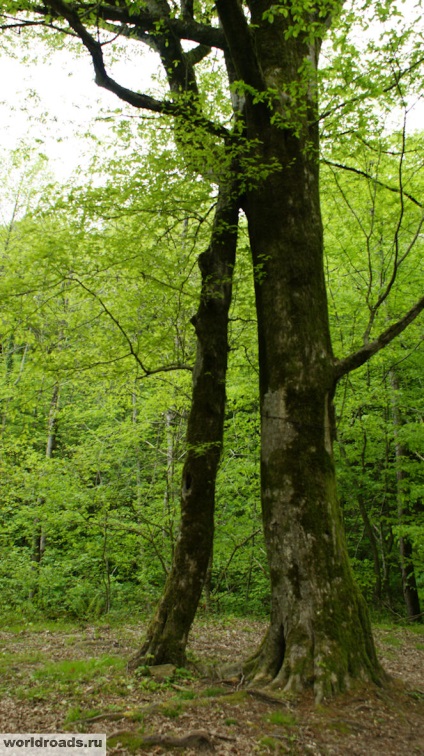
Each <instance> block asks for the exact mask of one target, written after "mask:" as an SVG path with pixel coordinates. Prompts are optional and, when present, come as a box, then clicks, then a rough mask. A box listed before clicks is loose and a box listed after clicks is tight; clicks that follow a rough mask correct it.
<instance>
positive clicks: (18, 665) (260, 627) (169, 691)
mask: <svg viewBox="0 0 424 756" xmlns="http://www.w3.org/2000/svg"><path fill="white" fill-rule="evenodd" d="M264 629H265V625H264V624H263V623H261V622H255V621H249V620H247V619H233V620H231V621H230V620H228V619H223V620H214V621H209V622H207V623H204V622H199V623H197V624H196V626H195V628H194V630H193V633H192V639H191V643H190V654H191V657H192V659H193V660H194V664H195V666H194V667H193V670H194V671H193V672H192V675H191V677H190V676H189V675H187V673H186V672H184V671H176V672H175V673H174V674H173V675H172V677H171V678H169V679H166V680H162V681H161V680H160V679H156V678H152V677H146V676H142V675H139V674H137V675H129V674H127V672H126V669H125V667H123V666H122V663H121V664H120V659H122V658H125V659H128V658H129V657H130V656H131V654H132V653H133V652H134V651H135V650H136V648H137V645H138V643H139V641H140V638H141V635H142V628H141V627H140V626H138V627H135V626H127V627H125V626H121V627H110V626H108V625H103V626H101V625H99V626H95V627H94V626H89V627H85V628H75V627H69V628H67V627H65V628H64V629H63V628H61V629H54V628H53V630H51V631H49V630H45V629H37V628H36V627H35V626H33V627H31V626H26V628H25V629H23V630H21V631H20V632H13V631H11V630H6V629H5V630H3V631H0V673H1V679H0V732H3V733H7V732H9V733H10V732H19V733H25V732H26V733H30V732H35V733H48V732H74V733H76V732H79V733H80V732H87V733H88V732H92V733H103V732H106V733H107V734H108V737H109V741H108V753H109V754H120V755H122V756H123V755H124V754H129V753H138V754H163V753H167V752H169V751H170V750H172V751H174V752H176V753H184V754H186V755H187V756H189V755H193V754H197V753H203V752H213V753H215V754H219V755H220V756H226V755H229V754H239V755H240V756H249V755H250V754H266V753H280V754H285V753H290V754H322V755H323V756H324V754H325V755H327V754H328V755H333V754H334V755H335V756H346V754H351V755H352V756H362V755H364V756H365V754H366V756H374V755H377V754H378V755H381V756H402V755H403V754H405V755H406V754H407V755H408V756H409V755H410V754H411V755H412V754H424V628H422V627H421V628H419V629H414V630H412V629H406V628H400V627H398V628H387V629H381V628H380V629H377V630H376V631H375V635H376V640H377V645H378V649H379V654H380V659H381V661H382V663H383V665H384V667H385V669H386V670H387V672H388V673H389V674H390V675H391V677H392V679H391V682H390V683H389V684H388V685H387V686H386V687H384V688H380V689H376V688H372V687H368V688H366V689H359V688H358V689H356V690H355V691H351V692H350V693H349V694H345V695H343V696H341V697H338V698H337V699H335V700H332V701H328V702H326V703H325V704H324V705H321V706H318V707H316V706H315V705H314V703H313V701H312V699H311V698H309V697H308V696H305V697H302V698H301V699H298V700H296V699H294V698H289V699H287V698H285V699H284V698H281V699H280V698H279V697H278V692H276V691H272V692H271V691H266V692H265V691H260V690H251V689H248V688H245V687H243V685H242V683H241V682H240V681H239V680H218V681H217V680H216V679H215V680H212V679H205V678H202V677H201V676H200V675H201V674H202V673H203V674H205V669H206V668H207V669H209V675H210V674H211V673H210V670H211V667H210V666H209V667H206V666H205V664H206V665H207V664H208V662H209V663H212V661H213V662H215V663H216V662H219V664H223V663H224V664H225V663H226V662H229V661H230V662H234V660H236V659H241V658H244V657H246V656H248V655H249V653H251V652H252V651H253V650H254V649H255V647H256V646H257V644H258V642H259V640H260V639H261V637H262V634H263V632H264ZM196 659H197V660H201V663H200V661H199V662H198V663H197V667H196ZM66 660H67V661H68V664H67V665H65V666H63V665H62V666H61V665H60V664H59V663H60V662H64V661H66ZM82 660H83V661H85V662H86V663H87V669H88V670H90V669H91V672H90V671H88V672H85V671H84V670H85V665H84V664H79V665H78V662H79V661H82ZM89 660H91V662H90V661H89ZM93 660H98V663H99V667H98V668H97V667H96V663H97V662H94V661H93ZM102 660H103V661H102ZM74 663H75V667H73V664H74ZM90 665H91V667H90ZM93 665H94V666H93ZM196 669H197V672H196V671H195V670H196ZM111 736H113V737H111ZM143 738H144V741H143ZM148 738H150V740H149V741H148ZM174 749H176V750H174Z"/></svg>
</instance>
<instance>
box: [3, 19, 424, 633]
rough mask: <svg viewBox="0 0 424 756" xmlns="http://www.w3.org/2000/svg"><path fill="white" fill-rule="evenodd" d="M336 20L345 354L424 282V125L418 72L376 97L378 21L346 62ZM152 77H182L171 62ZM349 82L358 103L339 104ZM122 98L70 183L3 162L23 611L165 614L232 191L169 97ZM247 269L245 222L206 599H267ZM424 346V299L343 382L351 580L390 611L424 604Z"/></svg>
mask: <svg viewBox="0 0 424 756" xmlns="http://www.w3.org/2000/svg"><path fill="white" fill-rule="evenodd" d="M392 10H393V9H392ZM381 23H382V28H383V31H382V37H381V39H383V40H384V39H386V42H387V47H386V48H385V50H386V53H387V55H389V51H390V50H391V49H392V48H391V47H390V45H392V44H393V39H394V38H396V40H397V41H398V44H399V46H398V47H397V58H396V60H397V63H399V61H400V60H401V57H402V54H403V52H404V51H405V50H409V46H410V44H411V42H410V40H411V31H410V30H411V29H412V28H415V32H414V33H415V34H416V33H417V27H416V24H415V26H414V24H413V22H412V21H409V22H408V28H407V24H406V22H405V20H404V19H403V17H402V16H400V17H397V18H396V15H395V14H393V13H392V14H387V15H386V17H385V18H384V17H382V19H381ZM402 24H404V27H403V29H404V34H403V35H402V34H401V33H400V26H399V25H402ZM408 29H409V31H408ZM385 35H386V36H385ZM29 39H30V38H29ZM387 39H389V41H387ZM332 42H333V44H334V49H333V51H332V54H331V55H330V52H329V53H328V60H326V63H327V64H328V70H329V69H330V66H331V70H332V71H333V72H334V73H333V77H332V78H331V77H328V70H327V72H326V73H327V79H326V83H325V84H324V78H323V83H322V87H323V93H322V99H323V100H324V107H323V110H324V111H325V110H327V109H328V108H327V107H326V105H328V107H330V104H331V107H332V109H334V114H333V116H332V117H331V116H329V117H328V118H327V119H326V120H325V121H324V122H323V127H322V134H321V145H322V169H321V196H322V210H323V217H324V233H325V252H326V270H327V278H328V280H327V286H328V292H329V306H330V316H331V327H332V338H333V342H334V347H335V351H336V353H350V352H352V351H354V350H355V349H356V348H358V346H360V344H361V343H362V342H363V337H364V334H367V333H368V336H369V333H370V330H371V327H375V328H377V330H383V329H384V327H385V324H386V323H387V322H388V321H389V320H390V321H391V320H393V319H397V318H400V317H401V316H402V315H403V314H404V312H405V310H406V309H407V306H406V305H407V303H409V302H415V301H416V300H417V298H418V297H419V294H420V290H421V289H422V274H421V271H420V260H421V259H422V246H423V241H422V239H423V237H422V223H423V211H422V201H421V198H422V196H423V170H422V169H423V162H424V148H423V139H422V133H420V132H419V131H417V130H415V131H412V132H410V131H408V130H407V123H408V115H409V113H410V110H411V105H412V104H413V102H414V101H415V100H414V91H416V90H417V88H418V84H417V81H416V80H415V79H414V75H413V73H411V75H410V77H409V80H408V82H407V85H406V84H405V88H404V83H403V81H402V83H399V85H398V87H397V89H396V90H395V92H393V91H391V94H390V97H389V96H388V97H387V98H386V101H385V102H384V103H383V104H382V103H381V98H380V104H379V107H378V108H377V107H376V106H375V101H374V100H375V98H373V97H370V95H369V89H370V80H369V77H368V73H367V72H368V69H369V68H370V66H371V63H372V65H374V66H375V65H376V60H377V51H376V48H377V46H376V43H375V40H373V39H369V40H368V41H367V43H366V47H367V50H366V53H367V56H368V57H366V56H365V55H364V57H363V59H361V58H360V57H359V56H356V58H355V57H353V60H355V66H356V68H355V69H352V70H351V71H350V73H349V76H348V75H347V73H346V71H342V70H341V69H340V68H338V67H337V61H338V58H337V45H338V44H340V41H338V40H337V33H335V36H334V38H333V41H332ZM345 44H347V41H346V40H345ZM402 44H403V45H404V48H402ZM15 52H16V50H15ZM379 52H380V53H381V46H380V48H379ZM199 65H200V66H203V69H202V74H201V75H202V77H204V80H205V81H206V82H207V83H208V85H209V89H212V90H213V91H214V93H215V94H214V101H213V102H212V103H211V108H212V107H213V108H215V109H217V108H218V109H219V108H221V109H222V111H223V112H222V115H223V117H225V105H224V104H223V103H225V97H224V93H223V92H222V91H221V88H222V87H223V80H222V77H221V75H220V66H221V65H222V63H221V61H220V58H219V55H218V54H217V55H216V56H215V57H214V58H213V60H212V62H211V61H210V59H209V58H208V59H206V60H205V62H201V63H200V64H199ZM379 65H380V66H381V69H380V70H381V76H380V85H379V95H380V94H381V90H382V89H384V80H383V79H384V76H383V67H384V61H383V62H382V63H380V64H379ZM343 77H344V79H343ZM153 86H154V88H155V89H154V91H157V88H159V90H160V88H161V87H163V86H164V83H163V82H162V81H161V80H160V77H159V79H158V80H157V81H156V82H155V83H154V85H153ZM347 87H350V90H351V92H352V93H355V101H354V103H353V104H352V106H351V107H344V108H343V109H342V110H341V111H340V110H339V109H338V107H337V104H338V102H339V101H340V99H341V97H342V94H343V95H344V96H346V88H347ZM152 91H153V90H152ZM358 92H359V93H360V92H366V94H367V96H364V97H360V96H358ZM418 96H419V95H418V94H416V97H418ZM411 98H412V99H411ZM395 108H396V109H397V112H398V113H399V114H400V118H399V119H398V124H400V125H398V127H396V126H395V125H394V120H393V111H394V109H395ZM104 117H105V118H107V119H108V121H109V128H110V129H111V131H110V132H109V133H110V134H111V136H110V137H109V139H108V149H107V156H106V157H105V149H104V143H103V144H102V143H100V144H98V148H97V150H96V149H95V150H94V152H95V153H96V154H95V156H94V158H93V160H92V162H91V163H90V165H89V166H87V165H86V166H83V168H82V169H81V170H80V172H78V173H77V174H76V175H75V176H74V177H73V179H72V181H69V182H68V183H67V184H66V185H58V184H57V183H55V182H52V180H51V176H49V174H48V171H47V170H46V165H45V160H44V159H43V158H37V155H36V151H34V150H33V149H23V148H20V149H19V150H18V151H17V152H15V153H12V154H10V155H9V157H8V159H7V160H5V162H4V164H3V167H2V173H3V176H2V182H3V184H4V187H5V188H6V191H7V194H8V198H9V199H8V201H7V202H5V201H4V208H5V212H7V213H8V215H7V217H6V218H5V221H4V223H3V225H2V229H1V247H2V263H1V265H2V276H1V280H0V298H1V302H2V309H1V360H2V368H1V369H2V375H1V427H2V448H1V462H0V464H1V479H2V494H1V519H2V542H1V549H2V559H1V566H0V586H1V593H2V597H3V598H2V611H3V612H4V613H5V614H10V613H13V614H14V615H16V613H22V614H23V615H24V616H25V617H33V616H36V615H39V614H42V615H43V616H46V617H53V618H55V617H62V616H63V615H66V616H69V617H76V618H78V619H90V618H93V617H97V616H100V615H102V614H105V613H109V612H113V613H117V614H121V615H122V616H125V617H127V616H128V615H129V614H131V615H135V614H138V613H140V614H141V615H143V616H144V615H146V614H149V613H150V612H151V610H152V609H153V607H154V605H155V603H156V601H157V599H158V598H159V596H160V594H161V591H162V589H163V585H164V582H165V579H166V576H167V574H168V573H169V570H170V566H171V563H172V556H173V552H174V547H175V542H176V538H177V536H178V517H179V496H180V487H181V472H182V465H183V461H184V456H185V452H186V446H185V434H186V421H187V415H188V410H189V406H190V391H191V370H192V366H193V362H194V353H195V335H194V331H193V328H192V325H191V324H190V319H191V317H192V316H193V315H194V313H195V311H196V306H197V300H198V290H199V272H198V269H197V258H198V255H199V254H200V253H201V252H202V251H203V250H204V249H205V248H206V247H207V245H208V239H209V236H210V231H211V225H212V216H213V211H214V208H215V205H216V191H217V185H216V181H214V178H215V177H214V174H213V169H214V161H215V157H214V159H213V160H212V157H211V165H210V167H208V166H205V165H204V164H203V163H202V165H199V161H200V160H201V161H204V155H205V153H204V151H202V152H201V153H200V150H199V154H196V153H195V151H193V152H192V153H191V155H190V157H189V159H188V160H187V155H184V160H182V156H181V150H180V147H178V146H176V145H175V142H174V139H173V135H172V129H171V126H170V121H168V120H167V118H166V117H164V116H161V117H160V119H159V118H158V117H156V116H154V115H144V116H141V117H137V118H134V117H132V116H130V114H129V111H116V112H114V113H113V114H112V113H111V112H110V111H108V113H107V114H105V116H104ZM335 129H337V133H338V139H337V141H335V140H333V136H334V132H335ZM340 133H341V134H342V135H343V138H342V139H340ZM114 142H115V143H116V145H118V146H117V147H116V149H115V150H114V148H113V146H112V145H113V143H114ZM256 168H257V167H256ZM259 168H260V166H259ZM200 173H201V175H202V180H201V181H200V180H199V175H200ZM252 280H253V271H252V263H251V261H250V257H249V245H248V239H247V232H246V229H243V226H242V228H241V232H240V238H239V249H238V261H237V268H236V272H235V286H234V294H233V302H232V309H231V315H230V353H229V373H228V382H227V411H226V421H225V443H224V452H223V455H222V460H221V465H220V471H219V474H218V481H217V512H216V529H215V542H214V553H213V560H211V563H210V568H209V570H208V576H207V581H206V586H205V591H204V600H203V608H204V609H205V610H207V611H213V612H230V613H235V614H250V615H259V616H260V615H266V614H267V613H268V610H269V576H268V568H267V560H266V555H265V549H264V544H263V537H262V529H261V514H260V506H259V407H258V391H257V373H258V364H257V362H258V357H257V352H256V322H255V309H254V299H253V287H252ZM420 344H421V336H420V323H419V322H418V321H416V322H415V323H413V324H412V325H411V326H409V328H408V329H407V330H406V331H405V332H404V333H403V334H402V336H401V337H400V338H399V339H398V340H397V341H394V342H393V343H392V344H391V345H390V346H389V347H387V348H386V349H385V350H384V351H382V352H380V353H379V354H378V355H377V356H376V357H375V358H374V359H373V361H372V362H370V363H368V364H367V365H366V366H364V367H363V368H360V369H359V370H357V371H356V372H354V373H351V374H350V375H348V376H346V378H345V379H343V381H342V383H341V385H340V386H339V388H338V391H337V394H336V398H335V402H336V415H337V440H336V444H335V449H336V458H337V469H338V483H339V495H340V500H341V503H342V507H343V517H344V523H345V528H346V533H347V540H348V547H349V553H350V558H351V563H352V565H353V568H354V571H355V576H356V580H357V582H358V583H359V585H360V587H361V589H362V592H363V593H364V595H365V597H366V598H367V600H368V602H369V604H370V606H371V607H372V608H373V609H374V610H375V611H376V612H389V613H391V614H392V615H393V616H396V617H398V618H400V617H404V616H408V617H410V618H411V619H412V618H413V619H415V620H419V619H420V618H421V610H420V603H419V600H420V597H421V600H422V593H423V590H424V549H423V544H424V538H423V535H424V533H423V530H424V519H423V508H422V492H423V478H422V464H421V463H422V459H423V456H424V449H423V433H422V416H423V398H422V351H420Z"/></svg>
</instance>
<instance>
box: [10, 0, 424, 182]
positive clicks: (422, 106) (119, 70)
mask: <svg viewBox="0 0 424 756" xmlns="http://www.w3.org/2000/svg"><path fill="white" fill-rule="evenodd" d="M413 1H414V0H407V3H410V4H411V3H412V2H413ZM36 44H37V49H36V50H34V49H33V50H32V51H31V50H30V51H29V57H30V58H31V57H32V60H30V61H28V60H25V55H28V50H26V51H25V47H24V46H23V45H22V53H21V51H20V48H18V45H21V43H20V41H19V37H18V36H16V46H15V47H14V51H15V57H13V58H11V57H8V56H7V55H6V54H4V53H3V54H0V81H1V82H2V86H1V90H0V156H1V154H3V155H4V154H5V153H7V151H9V150H13V149H16V148H17V147H19V145H20V143H21V142H22V141H23V142H24V143H25V144H26V145H27V146H30V145H32V146H33V147H36V148H37V149H38V150H39V151H40V152H43V153H44V154H46V155H47V156H48V158H49V165H50V167H51V169H52V170H53V172H54V174H55V175H56V177H57V178H58V179H59V180H66V178H68V176H69V175H70V173H71V172H72V170H73V169H74V168H75V167H76V166H78V165H84V164H86V163H87V156H88V155H90V154H92V152H93V150H94V144H93V140H92V139H90V137H89V136H86V135H87V134H91V135H93V136H97V137H102V138H106V137H107V136H108V135H111V133H112V132H111V126H110V123H109V124H108V123H105V122H104V120H103V121H102V120H101V118H102V115H103V116H104V115H105V114H106V113H107V112H113V111H115V110H116V109H119V108H121V107H123V106H124V104H123V103H121V102H120V101H119V100H118V98H117V97H116V96H114V95H112V94H111V93H108V92H106V91H105V90H103V89H100V88H99V87H97V86H96V84H95V83H94V74H93V68H92V65H91V60H90V57H89V55H88V53H84V54H81V55H79V56H78V57H75V56H74V55H70V54H69V53H68V52H67V51H66V50H55V51H52V50H49V51H48V52H47V53H45V60H44V62H42V61H40V60H39V58H40V57H41V56H42V54H43V52H42V51H43V46H42V45H41V44H40V43H39V42H37V43H36ZM135 50H136V55H135V56H134V51H135ZM142 50H144V46H143V45H140V44H136V43H132V44H131V59H130V57H129V56H125V55H124V56H123V59H122V60H121V61H120V62H119V63H115V64H114V66H113V73H112V75H113V76H114V77H115V78H116V79H117V81H118V82H119V83H120V84H123V85H124V86H128V87H129V88H134V89H139V88H140V89H141V91H143V90H145V88H146V84H147V85H148V82H149V81H151V76H152V74H153V75H154V73H155V72H156V71H159V68H160V67H159V59H158V57H157V56H155V55H154V54H153V53H150V52H149V51H147V52H143V53H142ZM31 53H32V54H31ZM35 53H37V55H35ZM411 104H412V103H411ZM124 107H125V106H124ZM129 110H130V112H132V113H133V114H134V110H133V109H131V108H130V109H129ZM393 115H394V116H395V115H396V114H393ZM408 122H409V129H424V100H423V99H422V98H421V101H419V102H418V103H417V104H416V105H415V106H414V108H413V109H412V110H411V112H410V114H409V116H408ZM397 125H398V126H399V121H398V123H397ZM393 126H395V124H393ZM106 142H107V138H106Z"/></svg>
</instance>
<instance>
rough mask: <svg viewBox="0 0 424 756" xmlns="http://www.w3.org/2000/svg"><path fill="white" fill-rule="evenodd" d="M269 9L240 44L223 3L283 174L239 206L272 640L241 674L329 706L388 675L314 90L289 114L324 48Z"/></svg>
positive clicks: (258, 118) (268, 152)
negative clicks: (337, 450) (360, 503)
mask: <svg viewBox="0 0 424 756" xmlns="http://www.w3.org/2000/svg"><path fill="white" fill-rule="evenodd" d="M269 4H270V3H269V2H261V1H260V0H256V1H255V2H251V3H250V8H251V11H252V19H251V21H252V26H251V28H250V30H249V33H248V35H247V36H246V38H245V40H244V44H243V45H240V37H238V38H237V34H236V32H235V31H234V28H235V18H234V16H233V18H232V19H230V17H229V14H228V13H227V8H226V7H225V3H224V0H223V1H222V2H220V3H219V8H220V9H221V10H220V12H221V18H222V21H223V25H224V29H225V32H226V35H227V39H228V43H229V46H230V50H232V51H233V57H234V63H235V67H236V68H237V66H239V75H240V76H242V75H243V72H244V70H245V68H244V63H245V60H246V57H247V56H248V55H249V40H251V39H252V34H254V45H252V47H251V50H250V61H249V66H250V67H249V70H252V67H253V62H252V61H253V59H254V56H256V58H257V61H258V65H257V77H256V79H255V80H254V79H253V78H252V80H251V81H250V82H249V81H248V82H247V83H248V84H250V85H251V86H254V87H255V88H259V87H260V86H261V87H262V89H263V90H265V89H266V88H269V89H268V91H271V88H272V90H274V92H277V93H278V94H276V95H274V97H273V102H272V106H270V105H269V104H266V103H265V102H264V101H263V99H262V102H261V99H260V98H258V97H256V98H248V99H247V107H246V114H247V115H246V124H247V135H248V139H249V140H252V141H251V142H250V143H251V144H253V145H254V150H255V165H256V166H266V165H268V166H272V165H276V166H278V169H276V170H274V171H272V172H271V173H270V174H269V175H268V177H267V178H266V179H265V180H262V181H258V182H257V185H256V186H255V185H253V187H251V188H250V190H249V191H248V195H247V202H246V206H245V210H246V215H247V219H248V226H249V236H250V243H251V249H252V256H253V263H254V271H255V290H256V307H257V317H258V335H259V365H260V405H261V444H262V449H261V488H262V512H263V522H264V530H265V540H266V546H267V554H268V561H269V567H270V575H271V594H272V599H271V624H270V628H269V631H268V634H267V636H266V638H265V640H264V643H263V644H262V647H261V648H260V649H259V652H258V654H257V655H256V656H255V657H254V658H253V659H251V660H250V662H248V664H247V665H246V668H245V672H246V673H247V674H248V675H250V676H251V677H253V678H254V679H255V680H263V681H274V683H275V684H278V685H279V686H282V687H283V688H284V689H285V690H287V691H300V690H303V689H305V688H308V687H313V688H314V691H315V695H316V698H317V699H321V698H322V697H323V696H325V695H327V694H330V693H332V692H337V691H339V690H341V689H344V688H346V687H348V685H349V683H350V681H351V680H352V679H354V678H363V679H373V680H376V681H377V680H378V679H380V678H381V675H382V672H381V669H380V667H379V664H378V661H377V658H376V654H375V650H374V644H373V639H372V634H371V628H370V623H369V619H368V615H367V610H366V607H365V604H364V601H363V599H362V597H361V596H360V594H359V592H358V590H357V588H356V586H355V584H354V581H353V578H352V574H351V570H350V567H349V563H348V557H347V550H346V546H345V538H344V532H343V526H342V522H341V516H340V512H339V505H338V500H337V494H336V481H335V470H334V464H333V452H332V433H333V416H332V398H333V393H334V390H335V373H334V360H333V354H332V348H331V341H330V331H329V321H328V311H327V299H326V290H325V278H324V266H323V234H322V225H321V214H320V205H319V191H318V178H319V176H318V129H317V126H316V125H314V122H315V124H316V104H315V102H314V100H315V93H314V82H313V81H311V82H310V83H309V96H306V97H304V98H303V103H305V100H306V104H307V109H306V110H303V111H300V110H299V112H292V113H288V111H287V107H286V106H287V102H288V101H289V100H290V98H288V97H287V95H286V94H285V93H286V92H287V91H290V89H289V87H290V84H293V83H296V84H297V85H298V91H302V88H303V89H305V81H304V80H302V77H301V75H300V73H299V70H300V67H301V66H302V64H303V63H304V62H305V60H306V59H308V60H309V61H310V62H311V61H312V62H313V63H315V62H316V57H317V44H312V45H309V43H307V41H305V39H304V38H303V39H302V35H299V37H293V36H288V35H287V34H286V32H287V21H286V20H285V19H284V17H282V16H276V17H275V18H274V22H273V23H272V24H271V23H269V22H264V21H263V12H264V11H265V10H266V8H267V7H268V6H269ZM233 11H234V12H236V6H235V5H234V4H233ZM238 23H239V28H238V32H240V31H243V29H242V26H243V20H242V19H241V18H240V17H239V21H238ZM253 25H256V29H255V31H254V32H252V27H253ZM261 77H262V84H261ZM293 91H295V90H294V89H293ZM255 100H256V102H255ZM258 100H259V104H258ZM292 104H293V106H294V108H295V107H296V105H295V103H294V102H293V103H292ZM258 174H259V171H258ZM251 183H253V182H251Z"/></svg>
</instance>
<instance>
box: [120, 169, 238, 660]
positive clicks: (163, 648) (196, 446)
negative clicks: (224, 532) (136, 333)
mask: <svg viewBox="0 0 424 756" xmlns="http://www.w3.org/2000/svg"><path fill="white" fill-rule="evenodd" d="M229 184H231V185H227V186H226V187H222V188H221V191H220V193H219V198H218V204H217V208H216V213H215V220H214V228H213V231H212V238H211V243H210V245H209V247H208V249H207V250H206V251H205V252H203V253H202V254H201V255H200V257H199V267H200V271H201V275H202V290H201V297H200V304H199V308H198V311H197V314H196V315H195V316H194V317H193V319H192V322H193V324H194V327H195V330H196V334H197V355H196V364H195V367H194V371H193V394H192V405H191V410H190V415H189V419H188V428H187V456H186V460H185V464H184V469H183V474H182V493H181V524H180V534H179V538H178V541H177V544H176V548H175V553H174V560H173V564H172V569H171V572H170V574H169V576H168V579H167V581H166V585H165V590H164V593H163V596H162V598H161V601H160V603H159V606H158V608H157V611H156V614H155V616H154V617H153V619H152V621H151V622H150V625H149V627H148V629H147V633H146V637H145V640H144V643H143V645H142V647H141V649H140V651H139V652H138V653H137V654H136V655H135V656H134V657H133V658H132V659H131V661H130V665H129V666H130V668H135V667H137V666H140V665H143V664H149V665H152V664H162V663H164V662H167V663H173V664H176V665H177V666H182V665H184V662H185V648H186V644H187V639H188V634H189V631H190V628H191V625H192V622H193V619H194V616H195V614H196V610H197V606H198V603H199V600H200V596H201V593H202V589H203V586H204V582H205V577H206V574H207V568H208V563H209V558H210V555H211V552H212V544H213V534H214V507H215V480H216V475H217V471H218V464H219V459H220V455H221V449H222V437H223V428H224V415H225V377H226V371H227V357H228V337H227V331H228V312H229V307H230V304H231V294H232V275H233V267H234V263H235V253H236V246H237V225H238V197H237V193H236V192H235V188H234V186H233V185H232V183H231V182H229Z"/></svg>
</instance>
